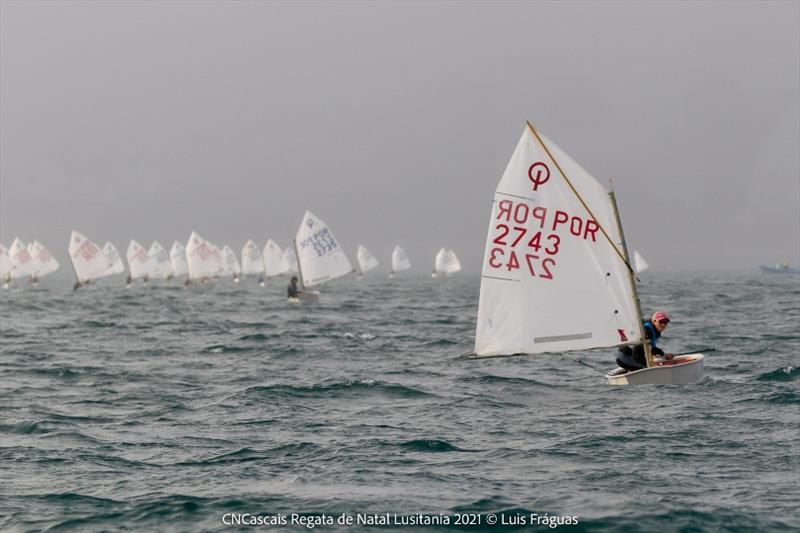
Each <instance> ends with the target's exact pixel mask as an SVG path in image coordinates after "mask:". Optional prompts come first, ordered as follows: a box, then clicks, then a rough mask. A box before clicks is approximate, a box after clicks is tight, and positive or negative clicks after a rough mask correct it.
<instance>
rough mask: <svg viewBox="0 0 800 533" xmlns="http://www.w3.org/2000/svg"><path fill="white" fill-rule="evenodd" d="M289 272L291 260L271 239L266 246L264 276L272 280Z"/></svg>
mask: <svg viewBox="0 0 800 533" xmlns="http://www.w3.org/2000/svg"><path fill="white" fill-rule="evenodd" d="M287 272H289V260H288V259H287V257H286V255H285V254H284V253H283V251H282V250H281V247H280V246H278V244H277V243H276V242H275V241H273V240H272V239H269V240H268V241H267V244H266V245H265V246H264V274H265V275H266V276H267V277H268V278H272V277H275V276H280V275H281V274H285V273H287Z"/></svg>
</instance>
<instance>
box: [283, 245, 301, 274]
mask: <svg viewBox="0 0 800 533" xmlns="http://www.w3.org/2000/svg"><path fill="white" fill-rule="evenodd" d="M283 257H284V258H285V259H286V264H287V266H288V270H287V271H286V272H289V273H291V272H297V271H298V266H297V254H295V253H294V246H292V245H289V246H287V247H286V248H284V249H283Z"/></svg>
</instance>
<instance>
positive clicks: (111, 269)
mask: <svg viewBox="0 0 800 533" xmlns="http://www.w3.org/2000/svg"><path fill="white" fill-rule="evenodd" d="M103 253H104V254H105V256H106V257H107V258H108V263H109V264H108V268H107V269H106V270H105V272H103V275H102V276H101V277H105V276H111V275H114V274H121V273H122V272H125V265H124V264H123V263H122V258H121V257H120V256H119V251H118V250H117V247H116V246H114V244H113V243H112V242H110V241H108V242H106V243H105V245H104V246H103Z"/></svg>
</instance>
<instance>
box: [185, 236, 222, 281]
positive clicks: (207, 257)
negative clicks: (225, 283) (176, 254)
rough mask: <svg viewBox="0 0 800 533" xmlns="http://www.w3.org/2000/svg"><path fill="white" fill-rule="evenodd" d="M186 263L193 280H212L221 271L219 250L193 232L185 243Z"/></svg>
mask: <svg viewBox="0 0 800 533" xmlns="http://www.w3.org/2000/svg"><path fill="white" fill-rule="evenodd" d="M186 263H187V265H188V267H189V277H190V278H191V279H193V280H203V279H208V278H212V277H214V276H216V275H217V274H219V272H220V271H221V270H222V261H221V256H220V255H219V250H217V249H216V247H215V246H214V245H213V244H211V243H209V242H208V241H206V240H205V239H204V238H202V237H201V236H200V235H198V234H197V233H195V232H192V234H191V235H190V236H189V241H188V242H187V243H186Z"/></svg>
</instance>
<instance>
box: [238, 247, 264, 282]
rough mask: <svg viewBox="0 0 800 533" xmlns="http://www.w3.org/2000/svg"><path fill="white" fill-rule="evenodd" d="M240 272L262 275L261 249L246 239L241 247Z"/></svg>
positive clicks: (262, 260)
mask: <svg viewBox="0 0 800 533" xmlns="http://www.w3.org/2000/svg"><path fill="white" fill-rule="evenodd" d="M242 274H244V275H245V276H247V275H259V276H262V275H264V259H262V257H261V250H259V249H258V246H257V245H256V243H254V242H253V241H250V240H248V241H247V242H246V243H244V247H243V248H242Z"/></svg>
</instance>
